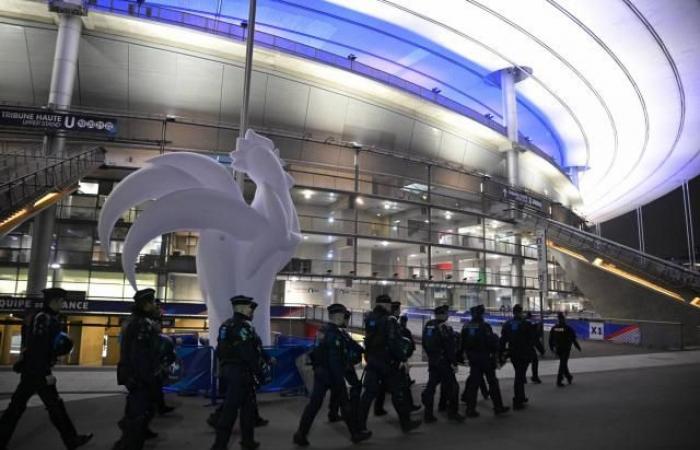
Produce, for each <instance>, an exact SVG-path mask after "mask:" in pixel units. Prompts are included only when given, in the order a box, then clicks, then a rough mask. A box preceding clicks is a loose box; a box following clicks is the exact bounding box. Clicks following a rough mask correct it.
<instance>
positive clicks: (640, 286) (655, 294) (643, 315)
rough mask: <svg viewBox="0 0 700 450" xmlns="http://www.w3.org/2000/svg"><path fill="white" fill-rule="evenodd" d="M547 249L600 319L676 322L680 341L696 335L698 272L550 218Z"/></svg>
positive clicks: (543, 224) (535, 220)
mask: <svg viewBox="0 0 700 450" xmlns="http://www.w3.org/2000/svg"><path fill="white" fill-rule="evenodd" d="M525 222H529V223H530V224H531V225H534V226H535V227H536V228H537V229H542V228H544V229H545V230H546V236H547V247H548V250H549V253H550V254H551V255H552V256H553V257H554V259H555V260H556V261H557V263H558V264H559V265H560V266H561V267H562V268H563V269H564V271H565V272H566V275H567V278H568V279H570V280H572V281H573V282H574V284H576V286H577V287H578V288H579V290H580V291H581V292H582V293H583V294H584V296H585V297H586V298H587V299H588V300H589V301H590V302H591V304H592V306H593V307H594V308H595V310H596V312H597V313H599V314H600V315H602V316H603V317H614V318H620V319H631V320H650V321H668V322H674V323H681V324H682V329H683V334H684V340H685V341H686V342H687V343H692V344H698V343H700V342H698V340H699V339H700V336H699V334H700V333H699V331H700V328H699V327H700V273H698V272H695V271H692V270H689V269H687V268H685V267H683V266H679V265H677V264H673V263H671V262H668V261H665V260H663V259H660V258H657V257H655V256H652V255H649V254H646V253H643V252H640V251H638V250H635V249H633V248H630V247H626V246H624V245H621V244H618V243H616V242H613V241H610V240H608V239H605V238H602V237H600V236H597V235H595V234H592V233H587V232H585V231H582V230H579V229H578V228H575V227H571V226H569V225H565V224H562V223H560V222H556V221H553V220H551V219H547V218H543V217H537V216H528V217H527V218H526V219H525Z"/></svg>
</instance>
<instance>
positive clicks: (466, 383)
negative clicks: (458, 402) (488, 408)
mask: <svg viewBox="0 0 700 450" xmlns="http://www.w3.org/2000/svg"><path fill="white" fill-rule="evenodd" d="M469 373H470V374H471V370H470V371H469ZM468 388H469V377H467V379H466V380H464V390H463V391H462V401H463V402H465V403H466V402H467V389H468ZM479 390H480V391H481V395H482V396H483V397H484V398H487V397H488V396H489V395H490V394H489V388H488V386H487V385H486V376H484V377H482V378H481V382H480V383H479ZM499 394H500V392H499ZM443 401H444V400H443V395H442V389H441V390H440V405H441V406H440V407H442V405H443ZM444 404H445V405H446V404H447V403H444Z"/></svg>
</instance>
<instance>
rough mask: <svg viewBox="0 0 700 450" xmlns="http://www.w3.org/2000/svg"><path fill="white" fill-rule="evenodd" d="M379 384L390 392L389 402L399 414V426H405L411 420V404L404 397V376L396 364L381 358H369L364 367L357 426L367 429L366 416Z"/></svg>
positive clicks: (375, 396)
mask: <svg viewBox="0 0 700 450" xmlns="http://www.w3.org/2000/svg"><path fill="white" fill-rule="evenodd" d="M380 384H384V386H386V387H387V389H388V391H389V392H390V393H391V402H392V403H393V405H394V409H395V410H396V414H397V415H398V416H399V421H400V422H401V426H402V427H403V426H406V425H407V424H408V422H409V421H410V420H411V405H410V404H409V403H408V398H406V388H405V386H404V384H405V377H403V375H402V374H401V371H400V370H399V367H398V365H397V364H389V363H387V362H385V361H383V360H372V359H370V360H369V362H368V364H367V368H366V369H365V381H364V387H365V390H364V392H363V393H362V398H361V399H360V412H359V428H360V429H361V430H365V429H367V416H368V415H369V409H370V407H371V406H372V402H373V401H374V400H375V399H376V398H377V393H378V392H379V388H380Z"/></svg>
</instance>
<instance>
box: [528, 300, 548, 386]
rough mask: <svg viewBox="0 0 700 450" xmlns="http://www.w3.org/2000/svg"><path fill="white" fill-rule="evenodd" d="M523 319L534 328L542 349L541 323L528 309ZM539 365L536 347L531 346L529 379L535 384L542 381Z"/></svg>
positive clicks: (542, 354) (541, 354)
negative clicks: (530, 374) (530, 372)
mask: <svg viewBox="0 0 700 450" xmlns="http://www.w3.org/2000/svg"><path fill="white" fill-rule="evenodd" d="M525 320H527V321H528V322H530V325H532V326H533V327H534V328H535V332H536V334H537V341H538V342H539V343H540V348H541V349H543V350H544V346H543V345H542V335H543V328H542V324H541V323H540V322H537V321H536V320H535V319H534V318H533V317H532V312H530V311H528V312H527V315H526V316H525ZM540 356H544V352H542V353H540ZM539 366H540V360H539V358H538V357H537V347H536V346H533V347H532V368H531V370H532V377H531V378H530V379H531V380H532V382H533V383H535V384H541V383H542V380H540V376H539Z"/></svg>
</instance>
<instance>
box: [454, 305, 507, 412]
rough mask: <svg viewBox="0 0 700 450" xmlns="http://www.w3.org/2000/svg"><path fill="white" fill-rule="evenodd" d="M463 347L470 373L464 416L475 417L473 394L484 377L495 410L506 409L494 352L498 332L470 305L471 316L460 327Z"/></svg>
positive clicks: (474, 396) (481, 313) (501, 410)
mask: <svg viewBox="0 0 700 450" xmlns="http://www.w3.org/2000/svg"><path fill="white" fill-rule="evenodd" d="M462 350H463V352H464V353H465V354H466V355H467V359H468V361H469V377H468V378H467V383H466V384H467V388H466V392H465V400H466V403H467V416H468V417H476V416H477V415H478V414H477V413H476V396H477V391H478V390H479V388H480V385H481V384H483V382H484V378H486V381H487V382H488V385H489V396H490V397H491V401H492V402H493V410H494V412H495V413H496V414H501V413H504V412H506V411H507V410H508V409H507V408H505V407H504V406H503V400H502V398H501V389H500V386H499V384H498V378H496V355H497V354H498V350H499V342H498V335H496V334H495V333H494V332H493V330H492V329H491V325H489V324H488V323H486V322H485V321H484V318H483V312H481V311H480V310H476V309H472V319H471V320H470V321H469V322H468V323H466V324H465V325H464V326H463V327H462Z"/></svg>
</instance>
